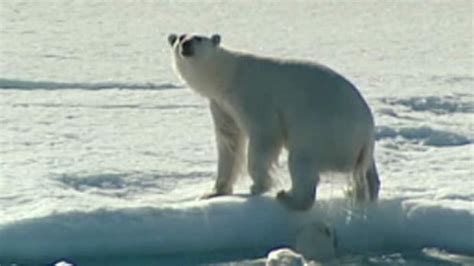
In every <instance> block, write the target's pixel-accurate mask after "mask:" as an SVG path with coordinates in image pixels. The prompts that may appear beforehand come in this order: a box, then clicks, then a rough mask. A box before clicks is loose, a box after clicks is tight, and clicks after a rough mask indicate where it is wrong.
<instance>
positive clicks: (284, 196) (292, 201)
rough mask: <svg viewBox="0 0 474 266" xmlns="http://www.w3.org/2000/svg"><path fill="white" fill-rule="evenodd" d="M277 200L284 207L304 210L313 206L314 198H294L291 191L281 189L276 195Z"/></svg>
mask: <svg viewBox="0 0 474 266" xmlns="http://www.w3.org/2000/svg"><path fill="white" fill-rule="evenodd" d="M276 198H277V200H278V201H279V202H281V203H282V204H283V205H284V206H285V207H287V208H289V209H292V210H297V211H305V210H307V209H309V208H311V207H312V206H313V203H314V200H313V198H312V197H307V198H306V199H305V198H300V199H298V198H296V197H295V196H293V195H292V193H291V192H286V191H284V190H281V191H280V192H278V194H277V196H276Z"/></svg>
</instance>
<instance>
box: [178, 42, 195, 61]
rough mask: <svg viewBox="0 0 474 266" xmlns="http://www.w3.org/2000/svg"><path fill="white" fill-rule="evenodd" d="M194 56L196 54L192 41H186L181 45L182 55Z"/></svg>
mask: <svg viewBox="0 0 474 266" xmlns="http://www.w3.org/2000/svg"><path fill="white" fill-rule="evenodd" d="M193 54H194V52H193V46H192V43H191V40H188V41H184V42H183V43H182V44H181V55H182V56H184V57H189V56H192V55H193Z"/></svg>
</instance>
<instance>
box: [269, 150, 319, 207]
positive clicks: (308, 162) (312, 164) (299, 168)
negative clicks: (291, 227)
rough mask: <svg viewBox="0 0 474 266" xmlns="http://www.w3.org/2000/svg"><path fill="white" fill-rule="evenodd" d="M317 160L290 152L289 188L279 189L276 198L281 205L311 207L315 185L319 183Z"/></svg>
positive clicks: (303, 154) (314, 195) (314, 196)
mask: <svg viewBox="0 0 474 266" xmlns="http://www.w3.org/2000/svg"><path fill="white" fill-rule="evenodd" d="M317 165H318V164H317V160H315V159H313V157H312V156H311V155H307V154H305V153H301V152H300V153H298V152H296V151H293V152H290V156H289V160H288V166H289V168H290V169H289V170H290V175H291V182H292V187H291V190H290V191H288V192H286V191H280V192H279V193H278V194H277V199H278V200H279V201H280V202H282V203H283V205H285V206H287V207H289V208H290V209H294V210H306V209H309V208H311V206H313V204H314V200H315V198H316V187H317V185H318V183H319V169H318V167H317Z"/></svg>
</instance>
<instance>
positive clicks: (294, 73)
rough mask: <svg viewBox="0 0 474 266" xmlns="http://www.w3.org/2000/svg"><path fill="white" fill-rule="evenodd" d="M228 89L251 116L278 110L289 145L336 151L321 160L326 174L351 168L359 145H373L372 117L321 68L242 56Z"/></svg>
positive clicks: (353, 92)
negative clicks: (232, 87) (233, 91)
mask: <svg viewBox="0 0 474 266" xmlns="http://www.w3.org/2000/svg"><path fill="white" fill-rule="evenodd" d="M233 84H235V86H236V87H235V89H236V90H239V94H238V95H239V97H241V98H240V101H241V103H240V104H241V105H242V106H244V107H245V106H247V107H248V108H249V109H251V108H255V109H254V110H250V111H249V113H250V114H255V113H259V112H260V113H263V114H265V112H268V113H275V111H277V113H278V115H279V116H280V119H281V120H282V123H284V127H285V129H286V131H287V132H286V133H287V134H288V141H289V142H290V143H289V145H291V146H301V147H305V148H307V149H317V150H324V151H329V150H334V149H336V150H337V152H327V153H325V154H324V155H321V156H325V158H324V159H321V160H320V161H321V162H323V164H324V162H328V164H331V165H328V166H327V168H328V169H330V168H338V169H341V168H350V167H351V165H353V164H354V161H355V160H357V157H358V153H359V151H360V149H362V146H363V145H365V144H367V143H370V142H373V134H374V133H373V131H374V122H373V118H372V114H371V111H370V109H369V107H368V105H367V104H366V102H365V101H364V99H363V98H362V96H361V95H360V93H359V91H358V90H357V89H356V88H355V86H354V85H352V84H351V83H350V82H349V81H348V80H347V79H345V78H344V77H343V76H341V75H340V74H338V73H337V72H335V71H333V70H331V69H329V68H327V67H325V66H323V65H319V64H316V63H311V62H304V61H291V60H279V59H271V58H263V57H257V56H253V55H244V56H241V59H239V66H238V68H237V72H236V75H235V80H234V82H233ZM256 109H258V110H256ZM354 145H360V147H357V148H355V147H354ZM343 154H345V155H347V156H341V155H343ZM324 168H326V167H324Z"/></svg>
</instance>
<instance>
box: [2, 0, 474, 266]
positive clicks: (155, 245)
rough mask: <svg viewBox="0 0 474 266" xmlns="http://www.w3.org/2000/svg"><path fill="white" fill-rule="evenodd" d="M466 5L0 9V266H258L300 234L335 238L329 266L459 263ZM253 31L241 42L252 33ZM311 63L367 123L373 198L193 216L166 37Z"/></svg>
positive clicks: (468, 85)
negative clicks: (359, 107)
mask: <svg viewBox="0 0 474 266" xmlns="http://www.w3.org/2000/svg"><path fill="white" fill-rule="evenodd" d="M472 14H473V7H472V2H471V1H416V2H415V1H400V2H381V1H360V2H357V3H354V2H350V1H347V2H345V1H344V2H331V1H319V2H309V1H308V2H297V3H290V2H287V3H282V2H257V3H254V2H252V3H251V2H244V1H242V2H235V3H234V2H232V3H229V2H226V3H220V2H202V3H192V2H186V3H184V2H182V3H172V2H167V1H156V2H134V1H123V2H122V1H121V2H110V1H92V2H89V1H65V2H61V1H56V2H54V1H48V2H42V1H37V2H28V1H8V2H7V1H3V2H1V3H0V39H1V41H0V264H1V265H3V264H10V263H17V264H22V263H23V264H24V263H29V264H33V265H37V264H44V263H51V262H55V261H57V262H60V261H62V262H61V263H64V264H68V263H70V262H72V263H76V264H81V265H103V264H104V262H111V261H112V262H113V264H114V265H156V264H157V263H158V264H165V265H166V264H169V265H173V264H174V265H176V264H179V265H189V264H196V263H204V264H209V263H210V264H213V263H232V262H238V263H247V264H252V263H253V264H259V263H260V264H261V262H259V261H258V260H254V259H256V258H259V257H264V256H265V255H266V254H267V253H268V252H269V251H270V250H272V249H275V248H279V247H283V246H287V245H289V244H291V243H292V242H293V241H294V238H295V234H296V232H297V231H298V229H299V228H301V226H302V225H303V224H306V223H308V222H312V221H323V222H326V223H328V224H330V225H332V226H334V228H335V229H336V234H337V238H338V244H339V247H338V258H336V259H335V260H336V262H335V264H352V265H353V264H354V263H356V264H371V265H374V264H375V265H387V264H398V265H400V264H411V265H432V264H437V263H445V264H448V265H449V264H456V263H458V264H474V257H473V256H474V205H473V201H474V166H473V165H474V143H473V142H474V133H473V132H474V99H473V92H472V87H473V85H474V73H473V49H472V45H473V42H472V40H473V26H472V19H473V17H472ZM256 29H258V30H256ZM171 32H176V33H181V32H200V33H214V32H218V33H220V34H221V35H222V37H223V43H224V44H228V45H229V46H233V47H240V48H242V49H246V50H250V51H254V52H258V53H262V54H266V55H274V56H282V57H292V58H301V59H308V60H315V61H319V62H321V63H323V64H327V65H329V66H330V67H332V68H334V69H336V70H338V71H339V72H341V73H343V74H344V75H345V76H347V77H348V78H349V79H350V80H351V81H352V82H353V83H354V84H356V86H357V87H358V88H359V89H360V90H361V92H362V93H363V95H364V96H365V98H366V99H367V101H368V102H369V105H370V106H371V107H372V110H373V112H374V115H375V119H376V123H377V147H376V159H377V163H378V168H379V171H380V175H381V179H382V191H381V199H380V201H379V202H378V203H376V204H374V205H371V206H356V205H354V204H353V203H351V202H350V201H347V200H345V199H344V197H343V187H344V186H345V185H346V183H345V181H344V179H343V178H340V177H339V176H333V175H328V176H326V177H323V180H322V183H321V185H320V187H319V189H318V201H317V202H316V206H315V207H314V208H313V210H311V211H310V212H307V213H297V212H291V211H288V210H285V209H284V208H283V207H281V206H280V205H279V204H278V203H277V202H276V201H274V200H273V197H274V192H275V191H277V190H278V189H281V188H285V187H287V186H288V185H289V178H288V174H287V169H286V163H285V160H286V158H285V155H282V157H281V164H280V168H279V169H278V170H277V171H276V178H277V188H275V190H274V191H272V193H269V194H268V195H265V196H264V197H249V196H248V186H249V184H250V180H249V178H248V177H246V176H245V177H243V178H242V179H241V180H239V183H238V185H237V193H238V195H237V196H233V197H224V198H217V199H213V200H209V201H198V200H196V198H198V197H199V196H200V195H201V194H203V193H204V192H206V191H207V190H208V189H210V188H211V187H212V184H213V182H214V176H215V164H216V155H215V144H214V137H213V132H212V131H213V130H212V124H211V119H210V116H209V113H208V110H207V104H206V102H205V100H203V99H201V98H200V97H198V96H197V95H195V94H194V93H193V92H192V91H190V90H189V89H187V88H185V86H184V85H183V84H182V82H181V81H179V80H178V79H177V77H176V75H175V74H174V73H173V72H172V69H171V66H170V54H169V47H168V43H167V41H166V37H167V35H168V34H169V33H171Z"/></svg>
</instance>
